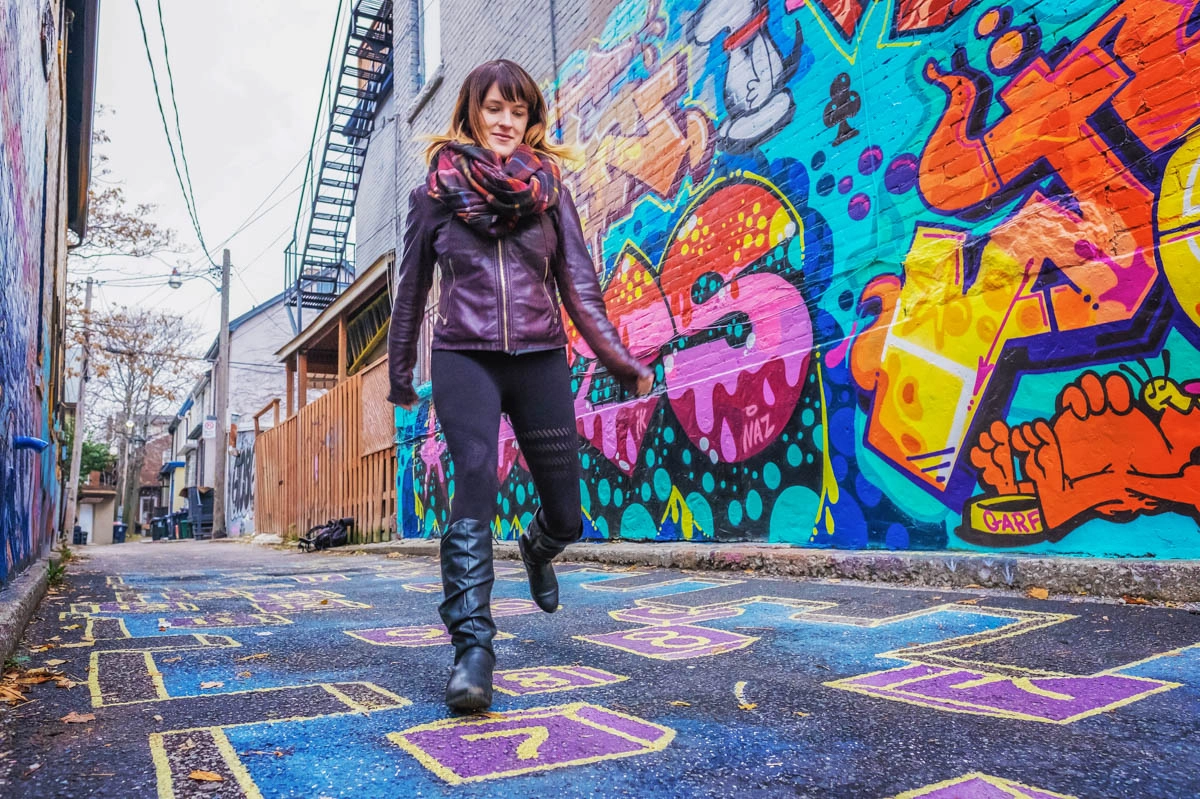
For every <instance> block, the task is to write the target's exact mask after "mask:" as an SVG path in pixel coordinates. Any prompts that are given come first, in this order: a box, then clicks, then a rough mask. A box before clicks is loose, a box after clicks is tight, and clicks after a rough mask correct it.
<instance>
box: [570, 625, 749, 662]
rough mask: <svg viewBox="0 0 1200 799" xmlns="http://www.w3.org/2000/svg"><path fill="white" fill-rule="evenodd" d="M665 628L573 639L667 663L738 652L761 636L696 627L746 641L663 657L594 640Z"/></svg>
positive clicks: (684, 650)
mask: <svg viewBox="0 0 1200 799" xmlns="http://www.w3.org/2000/svg"><path fill="white" fill-rule="evenodd" d="M672 626H682V627H692V626H693V625H690V624H684V625H672ZM665 627H667V625H661V624H651V625H646V626H645V627H642V628H635V629H632V630H614V631H613V632H611V633H597V634H595V635H574V636H571V637H572V638H574V639H575V640H576V641H583V642H585V643H588V644H596V645H597V646H608V647H612V648H613V649H618V650H620V651H622V652H628V653H630V654H631V655H640V656H641V657H644V658H650V659H651V660H666V661H675V660H691V659H692V658H702V657H710V656H712V655H725V654H728V653H730V652H737V651H739V650H742V649H745V648H746V647H748V646H750V645H751V644H753V643H754V642H755V641H757V640H759V636H757V635H742V633H735V632H730V631H729V630H715V629H710V628H707V627H695V629H698V630H704V631H705V632H710V633H711V632H721V633H724V634H726V635H736V636H738V637H739V638H743V639H745V640H744V641H726V642H724V643H719V644H704V645H702V646H695V647H692V650H696V649H704V648H705V647H710V646H711V647H715V648H714V649H713V651H711V652H705V653H703V654H691V650H687V649H677V650H673V651H671V652H669V653H667V654H662V655H652V654H648V653H646V652H641V651H639V650H637V649H630V648H628V647H624V646H619V645H617V644H614V643H611V642H608V641H597V640H594V639H595V638H600V637H603V636H608V635H615V634H620V635H624V634H627V633H637V632H642V631H643V630H657V629H664V628H665Z"/></svg>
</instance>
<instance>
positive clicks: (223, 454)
mask: <svg viewBox="0 0 1200 799" xmlns="http://www.w3.org/2000/svg"><path fill="white" fill-rule="evenodd" d="M229 266H230V264H229V250H224V251H223V252H222V254H221V331H220V333H219V334H218V338H217V340H218V342H219V343H218V345H217V363H216V364H214V367H213V372H214V375H213V382H214V383H215V384H216V389H217V462H216V467H217V475H216V479H215V480H214V482H215V483H216V485H215V486H213V489H214V491H215V492H216V496H214V497H213V538H224V537H225V536H226V531H227V530H228V528H227V526H226V524H225V472H226V466H227V465H228V462H229V427H228V422H229Z"/></svg>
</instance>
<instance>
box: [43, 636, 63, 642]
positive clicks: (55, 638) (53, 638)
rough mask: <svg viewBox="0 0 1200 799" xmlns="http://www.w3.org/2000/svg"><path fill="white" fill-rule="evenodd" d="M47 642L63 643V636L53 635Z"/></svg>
mask: <svg viewBox="0 0 1200 799" xmlns="http://www.w3.org/2000/svg"><path fill="white" fill-rule="evenodd" d="M46 640H47V641H61V640H62V636H61V635H52V636H50V637H49V638H47V639H46Z"/></svg>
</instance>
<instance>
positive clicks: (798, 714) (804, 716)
mask: <svg viewBox="0 0 1200 799" xmlns="http://www.w3.org/2000/svg"><path fill="white" fill-rule="evenodd" d="M796 715H797V716H799V717H800V718H802V719H806V718H808V717H809V716H811V715H812V713H804V712H801V711H799V710H797V711H796Z"/></svg>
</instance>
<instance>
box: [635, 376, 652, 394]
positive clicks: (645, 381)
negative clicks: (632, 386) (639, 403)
mask: <svg viewBox="0 0 1200 799" xmlns="http://www.w3.org/2000/svg"><path fill="white" fill-rule="evenodd" d="M652 388H654V375H653V374H646V375H642V376H641V377H639V378H638V381H637V395H638V396H639V397H644V396H646V395H647V394H649V393H650V389H652Z"/></svg>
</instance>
